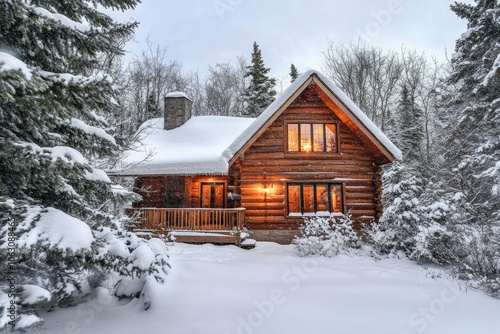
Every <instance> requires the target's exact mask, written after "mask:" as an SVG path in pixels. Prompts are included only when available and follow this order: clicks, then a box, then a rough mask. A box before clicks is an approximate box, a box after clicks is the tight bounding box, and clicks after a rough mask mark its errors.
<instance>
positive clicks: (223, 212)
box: [125, 208, 245, 246]
mask: <svg viewBox="0 0 500 334" xmlns="http://www.w3.org/2000/svg"><path fill="white" fill-rule="evenodd" d="M125 212H126V214H127V215H128V216H129V217H133V218H134V219H135V220H136V221H138V222H139V223H138V224H137V225H136V226H135V227H134V228H133V230H134V231H135V232H138V233H142V234H148V235H155V236H158V235H160V234H163V235H167V236H169V237H171V238H172V237H174V238H175V240H176V241H179V242H190V243H232V244H235V245H238V246H241V243H242V241H243V239H244V236H243V238H242V228H243V224H244V222H245V208H235V209H213V208H132V209H125Z"/></svg>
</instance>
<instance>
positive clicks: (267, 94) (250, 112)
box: [243, 42, 276, 117]
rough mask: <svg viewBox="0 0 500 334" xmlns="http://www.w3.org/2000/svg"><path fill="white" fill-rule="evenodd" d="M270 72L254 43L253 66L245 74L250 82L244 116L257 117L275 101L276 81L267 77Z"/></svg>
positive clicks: (245, 97) (246, 91) (246, 93)
mask: <svg viewBox="0 0 500 334" xmlns="http://www.w3.org/2000/svg"><path fill="white" fill-rule="evenodd" d="M269 71H270V69H269V68H266V67H265V66H264V61H263V60H262V55H261V51H260V48H259V46H258V45H257V42H254V43H253V52H252V64H251V65H249V66H247V71H246V73H245V77H249V78H250V81H249V84H248V86H247V87H246V89H245V92H244V94H243V95H244V100H245V102H246V108H245V111H244V113H243V116H246V117H257V116H259V115H260V114H261V113H262V111H264V109H265V108H267V107H268V106H269V105H270V104H271V103H272V102H273V101H274V98H275V96H276V90H274V86H275V84H276V80H275V79H274V78H269V77H268V76H267V74H268V73H269Z"/></svg>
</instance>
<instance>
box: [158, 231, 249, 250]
mask: <svg viewBox="0 0 500 334" xmlns="http://www.w3.org/2000/svg"><path fill="white" fill-rule="evenodd" d="M221 232H222V233H221ZM248 236H249V235H248V233H245V232H240V233H236V234H233V233H231V232H223V231H216V232H205V231H200V232H196V231H171V232H169V233H168V237H169V238H170V239H171V240H175V241H177V242H185V243H212V244H234V245H236V246H239V247H241V248H245V249H251V248H254V247H255V243H256V241H255V240H253V239H248Z"/></svg>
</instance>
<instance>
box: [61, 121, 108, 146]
mask: <svg viewBox="0 0 500 334" xmlns="http://www.w3.org/2000/svg"><path fill="white" fill-rule="evenodd" d="M71 126H72V127H74V128H77V129H79V130H82V131H83V132H85V133H87V134H89V135H94V136H97V137H100V138H102V139H105V140H107V141H109V142H110V143H112V144H113V145H116V141H115V138H113V136H111V135H109V134H107V133H106V131H104V130H103V129H101V128H97V127H95V126H91V125H88V124H86V123H85V122H83V121H82V120H79V119H76V118H72V119H71Z"/></svg>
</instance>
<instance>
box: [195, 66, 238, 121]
mask: <svg viewBox="0 0 500 334" xmlns="http://www.w3.org/2000/svg"><path fill="white" fill-rule="evenodd" d="M245 69H246V60H245V58H244V57H238V58H237V64H236V66H232V65H231V63H230V62H227V63H217V64H215V65H214V66H210V65H209V66H208V77H207V80H206V81H205V94H206V104H205V106H206V108H205V113H206V114H207V115H223V116H239V115H241V114H242V112H243V108H244V102H243V98H242V96H243V90H244V88H245V77H244V73H245Z"/></svg>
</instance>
